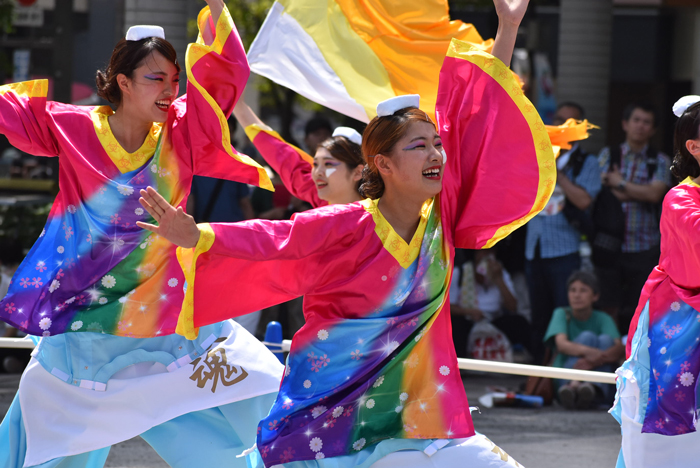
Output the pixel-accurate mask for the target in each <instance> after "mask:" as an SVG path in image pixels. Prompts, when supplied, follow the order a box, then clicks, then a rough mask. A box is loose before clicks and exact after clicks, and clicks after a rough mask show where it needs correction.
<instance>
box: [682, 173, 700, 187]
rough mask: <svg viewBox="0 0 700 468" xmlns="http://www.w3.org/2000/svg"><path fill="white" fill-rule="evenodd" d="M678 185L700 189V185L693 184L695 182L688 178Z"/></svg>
mask: <svg viewBox="0 0 700 468" xmlns="http://www.w3.org/2000/svg"><path fill="white" fill-rule="evenodd" d="M678 185H692V186H693V187H700V185H698V183H697V182H695V180H693V178H692V177H690V176H688V177H686V178H685V180H684V181H683V182H681V183H680V184H678Z"/></svg>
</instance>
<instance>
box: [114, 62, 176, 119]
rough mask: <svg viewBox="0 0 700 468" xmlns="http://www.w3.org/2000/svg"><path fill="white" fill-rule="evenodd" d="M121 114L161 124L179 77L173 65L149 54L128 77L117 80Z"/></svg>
mask: <svg viewBox="0 0 700 468" xmlns="http://www.w3.org/2000/svg"><path fill="white" fill-rule="evenodd" d="M117 81H118V82H119V87H120V89H121V92H122V102H121V106H120V107H122V106H123V108H124V110H125V111H126V112H127V113H128V114H129V115H137V116H138V117H139V118H142V119H144V120H146V121H151V122H165V121H166V119H167V117H168V109H169V108H170V105H171V104H172V102H173V101H174V100H175V98H177V95H178V92H179V89H180V74H179V73H178V69H177V67H176V66H175V64H174V63H173V62H171V61H170V60H168V59H166V58H165V57H164V56H163V55H162V54H161V53H159V52H153V53H151V54H149V55H148V56H147V57H146V58H145V59H144V60H143V62H142V63H141V64H140V65H139V66H138V67H137V68H136V69H135V70H134V72H133V73H132V77H131V78H128V77H127V76H125V75H119V76H118V77H117Z"/></svg>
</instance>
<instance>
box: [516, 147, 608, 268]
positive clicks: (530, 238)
mask: <svg viewBox="0 0 700 468" xmlns="http://www.w3.org/2000/svg"><path fill="white" fill-rule="evenodd" d="M573 172H574V171H573V168H569V169H567V170H565V171H564V173H565V174H566V176H567V177H568V178H569V179H571V180H573V182H574V183H575V184H576V185H578V186H579V187H581V188H583V189H584V190H586V192H588V194H589V195H590V196H591V198H592V199H595V197H596V196H598V192H600V187H601V185H600V168H599V166H598V160H597V159H596V157H595V156H593V155H588V156H587V157H586V160H585V161H584V163H583V167H582V168H581V172H580V173H579V175H578V176H577V177H576V178H575V179H574V177H573V176H574V174H573ZM538 242H539V243H540V256H541V258H555V257H563V256H564V255H570V254H572V253H577V252H578V249H579V244H580V243H581V233H579V232H578V231H577V230H576V229H574V228H573V227H571V225H570V224H569V222H568V221H567V220H566V216H564V213H563V212H561V213H558V214H556V215H553V216H543V215H539V216H535V217H534V218H532V219H531V220H530V221H529V222H528V223H527V237H526V239H525V257H526V258H527V259H528V260H532V259H533V258H535V247H536V246H537V243H538Z"/></svg>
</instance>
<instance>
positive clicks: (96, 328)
mask: <svg viewBox="0 0 700 468" xmlns="http://www.w3.org/2000/svg"><path fill="white" fill-rule="evenodd" d="M87 331H89V332H93V333H102V325H100V324H99V323H97V322H92V323H91V324H90V325H88V327H87Z"/></svg>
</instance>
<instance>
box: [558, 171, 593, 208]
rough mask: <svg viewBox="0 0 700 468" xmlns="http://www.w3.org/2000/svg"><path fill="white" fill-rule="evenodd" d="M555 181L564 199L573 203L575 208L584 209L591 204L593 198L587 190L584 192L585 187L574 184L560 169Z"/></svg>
mask: <svg viewBox="0 0 700 468" xmlns="http://www.w3.org/2000/svg"><path fill="white" fill-rule="evenodd" d="M557 183H558V184H559V186H560V187H561V189H562V190H563V191H564V195H565V196H566V199H567V200H569V201H570V202H571V203H573V204H574V206H575V207H576V208H578V209H579V210H586V209H588V207H589V206H591V203H592V202H593V199H592V198H591V196H590V195H589V194H588V192H586V189H584V188H583V187H580V186H578V185H576V184H575V183H574V182H573V181H572V180H571V179H569V178H568V177H566V175H565V174H564V173H563V172H561V171H558V172H557Z"/></svg>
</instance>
